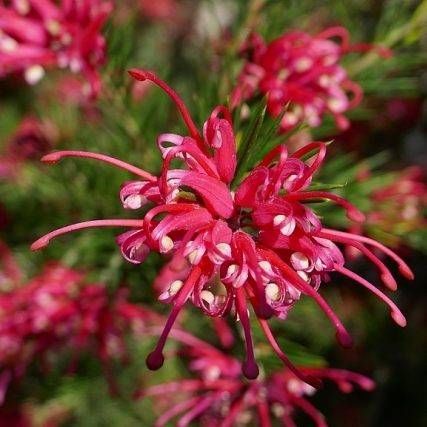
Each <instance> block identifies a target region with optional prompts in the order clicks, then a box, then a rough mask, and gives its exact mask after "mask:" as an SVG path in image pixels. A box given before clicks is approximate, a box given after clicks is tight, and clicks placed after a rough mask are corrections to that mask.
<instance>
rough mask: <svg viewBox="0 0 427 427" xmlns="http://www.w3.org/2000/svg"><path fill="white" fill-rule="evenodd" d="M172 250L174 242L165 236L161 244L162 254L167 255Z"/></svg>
mask: <svg viewBox="0 0 427 427" xmlns="http://www.w3.org/2000/svg"><path fill="white" fill-rule="evenodd" d="M172 249H173V240H172V239H171V238H170V237H169V236H163V237H162V240H161V243H160V252H161V253H162V254H166V253H168V252H169V251H170V250H172Z"/></svg>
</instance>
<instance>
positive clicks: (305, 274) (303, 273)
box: [297, 270, 310, 283]
mask: <svg viewBox="0 0 427 427" xmlns="http://www.w3.org/2000/svg"><path fill="white" fill-rule="evenodd" d="M297 274H298V276H299V277H301V279H303V280H304V281H305V282H307V283H308V282H309V281H310V276H309V275H308V274H307V273H306V272H305V271H302V270H299V271H297Z"/></svg>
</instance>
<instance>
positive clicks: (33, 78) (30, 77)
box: [24, 65, 45, 85]
mask: <svg viewBox="0 0 427 427" xmlns="http://www.w3.org/2000/svg"><path fill="white" fill-rule="evenodd" d="M44 75H45V72H44V68H43V67H42V66H41V65H33V66H32V67H29V68H27V69H26V70H25V72H24V78H25V81H26V82H27V83H28V84H29V85H35V84H37V83H38V82H39V81H40V80H41V79H42V78H43V77H44Z"/></svg>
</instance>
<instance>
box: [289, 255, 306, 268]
mask: <svg viewBox="0 0 427 427" xmlns="http://www.w3.org/2000/svg"><path fill="white" fill-rule="evenodd" d="M291 263H292V265H293V267H294V268H296V269H298V270H305V269H306V268H308V267H309V265H310V260H309V259H308V257H306V256H305V255H304V254H303V253H302V252H294V253H293V254H292V255H291Z"/></svg>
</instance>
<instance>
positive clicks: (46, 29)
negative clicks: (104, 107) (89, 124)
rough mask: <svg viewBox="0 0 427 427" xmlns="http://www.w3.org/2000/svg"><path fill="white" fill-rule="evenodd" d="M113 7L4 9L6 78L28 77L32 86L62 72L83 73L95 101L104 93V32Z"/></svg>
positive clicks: (47, 2) (1, 36) (70, 4)
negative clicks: (54, 70)
mask: <svg viewBox="0 0 427 427" xmlns="http://www.w3.org/2000/svg"><path fill="white" fill-rule="evenodd" d="M112 8H113V3H112V2H111V1H105V2H104V1H103V0H93V1H91V2H90V4H89V3H82V2H79V1H77V0H61V2H60V5H58V4H56V2H53V1H51V0H15V1H10V2H6V4H4V3H3V2H2V3H1V4H0V77H2V76H4V75H6V74H8V73H13V72H17V71H19V72H23V73H24V77H25V80H26V81H27V83H29V84H36V83H37V82H38V81H39V80H40V79H41V78H42V77H43V76H44V68H45V67H50V66H53V65H54V66H57V67H60V68H70V69H71V71H73V72H82V73H84V74H85V75H86V78H87V80H88V81H89V84H90V94H91V96H92V97H95V96H96V95H97V94H98V92H99V91H100V89H101V79H100V76H99V73H98V71H97V68H98V67H99V65H101V64H102V63H103V62H104V61H105V39H104V37H103V36H102V35H101V34H100V30H101V27H102V25H103V24H104V22H105V20H106V19H107V17H108V15H109V13H110V12H111V10H112Z"/></svg>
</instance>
